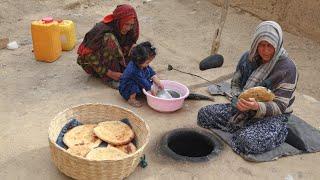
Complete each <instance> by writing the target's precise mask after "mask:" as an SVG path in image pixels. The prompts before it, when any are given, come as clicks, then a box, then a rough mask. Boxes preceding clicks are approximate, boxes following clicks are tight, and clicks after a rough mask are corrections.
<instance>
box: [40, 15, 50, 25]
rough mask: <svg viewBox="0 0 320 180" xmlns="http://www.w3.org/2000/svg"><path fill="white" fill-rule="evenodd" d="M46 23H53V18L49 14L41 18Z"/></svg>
mask: <svg viewBox="0 0 320 180" xmlns="http://www.w3.org/2000/svg"><path fill="white" fill-rule="evenodd" d="M41 20H42V21H43V22H44V23H45V24H48V23H52V22H53V18H52V17H50V16H48V17H44V18H42V19H41Z"/></svg>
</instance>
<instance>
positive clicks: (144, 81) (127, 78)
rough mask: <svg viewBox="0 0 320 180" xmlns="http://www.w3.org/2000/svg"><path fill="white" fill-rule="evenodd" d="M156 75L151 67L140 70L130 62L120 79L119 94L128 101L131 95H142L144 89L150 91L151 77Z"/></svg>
mask: <svg viewBox="0 0 320 180" xmlns="http://www.w3.org/2000/svg"><path fill="white" fill-rule="evenodd" d="M155 74H156V73H155V72H154V71H153V69H152V68H151V67H150V66H148V67H146V68H144V69H140V68H139V67H138V66H137V65H136V64H135V63H134V62H132V61H130V62H129V64H128V66H127V67H126V69H125V70H124V72H123V74H122V76H121V78H120V86H119V92H120V94H121V96H122V97H123V98H124V99H126V100H128V99H129V97H130V95H131V94H134V93H136V94H137V95H140V94H142V88H144V89H145V90H146V91H149V90H150V89H151V86H152V80H151V77H152V76H154V75H155Z"/></svg>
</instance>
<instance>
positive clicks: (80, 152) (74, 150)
mask: <svg viewBox="0 0 320 180" xmlns="http://www.w3.org/2000/svg"><path fill="white" fill-rule="evenodd" d="M91 149H92V148H90V147H88V146H86V145H79V146H72V147H70V148H68V149H67V152H68V153H70V154H72V155H75V156H80V157H85V156H86V155H87V154H88V153H89V152H90V151H91Z"/></svg>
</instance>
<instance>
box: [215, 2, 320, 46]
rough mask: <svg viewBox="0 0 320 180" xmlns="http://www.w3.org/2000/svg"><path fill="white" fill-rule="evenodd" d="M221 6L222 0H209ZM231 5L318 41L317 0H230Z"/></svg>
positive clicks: (319, 16) (318, 3) (318, 17)
mask: <svg viewBox="0 0 320 180" xmlns="http://www.w3.org/2000/svg"><path fill="white" fill-rule="evenodd" d="M210 1H211V2H213V3H214V4H216V5H219V6H221V4H222V3H223V2H224V0H210ZM230 2H231V6H232V7H238V8H240V9H242V10H245V11H247V12H249V13H252V14H254V15H256V16H258V17H259V18H261V19H262V20H274V21H277V22H278V23H279V24H280V25H281V26H282V28H283V29H284V30H285V31H288V32H291V33H293V34H298V35H303V36H305V37H308V38H310V39H313V40H315V41H317V42H319V43H320V1H319V0H268V1H266V0H230Z"/></svg>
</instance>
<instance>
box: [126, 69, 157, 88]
mask: <svg viewBox="0 0 320 180" xmlns="http://www.w3.org/2000/svg"><path fill="white" fill-rule="evenodd" d="M153 73H154V74H155V72H154V71H153ZM154 74H153V75H154ZM131 77H132V79H134V81H135V82H136V83H137V84H138V85H139V86H140V87H141V88H144V89H145V90H146V91H149V90H151V86H152V83H151V82H150V80H149V79H148V78H147V77H143V76H142V74H141V73H140V72H139V71H136V72H134V73H133V75H132V76H131Z"/></svg>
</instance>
